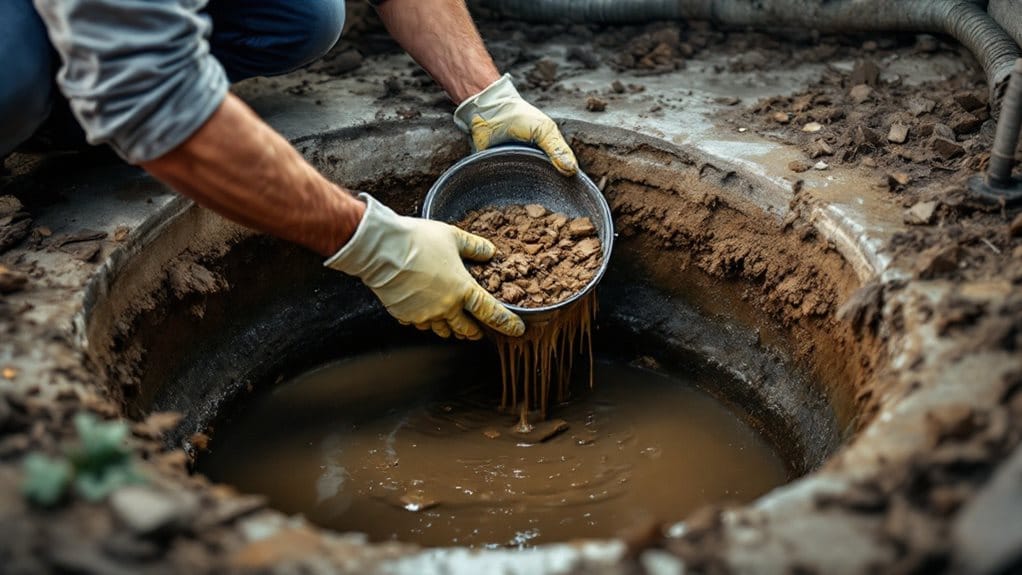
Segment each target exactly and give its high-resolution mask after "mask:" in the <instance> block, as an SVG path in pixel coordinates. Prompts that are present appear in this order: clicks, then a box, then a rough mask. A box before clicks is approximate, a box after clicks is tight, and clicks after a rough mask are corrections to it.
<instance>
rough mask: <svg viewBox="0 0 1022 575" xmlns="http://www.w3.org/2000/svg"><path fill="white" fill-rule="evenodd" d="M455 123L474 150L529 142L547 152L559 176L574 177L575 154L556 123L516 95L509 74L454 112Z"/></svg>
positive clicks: (576, 167) (466, 101) (575, 169)
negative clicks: (467, 134)
mask: <svg viewBox="0 0 1022 575" xmlns="http://www.w3.org/2000/svg"><path fill="white" fill-rule="evenodd" d="M454 123H455V124H457V126H458V127H459V128H461V130H462V131H463V132H466V133H470V134H471V135H472V145H473V148H474V149H475V150H485V149H486V148H489V147H490V146H496V145H498V144H503V143H505V142H510V141H517V142H526V143H531V144H535V145H537V146H539V148H540V149H541V150H543V151H544V152H546V155H547V156H549V157H550V161H551V162H553V164H554V167H555V168H557V171H559V172H561V173H562V174H564V175H566V176H573V175H575V172H577V171H578V161H577V160H576V159H575V154H574V153H573V152H572V151H571V148H569V147H568V143H567V142H565V141H564V136H562V135H561V131H560V130H559V129H557V124H556V123H554V121H553V120H551V119H550V117H549V116H547V115H546V114H544V113H543V112H540V111H539V109H538V108H536V107H535V106H533V105H532V104H529V103H528V102H526V101H525V100H523V99H522V97H521V96H519V95H518V90H516V89H515V87H514V85H513V84H512V83H511V75H510V74H504V75H503V76H502V77H501V78H500V79H499V80H497V81H496V82H494V83H492V84H490V85H489V86H487V87H486V89H484V90H483V91H482V92H479V93H478V94H476V95H475V96H472V97H471V98H469V99H467V100H465V101H464V102H462V103H461V105H460V106H458V109H457V110H455V111H454Z"/></svg>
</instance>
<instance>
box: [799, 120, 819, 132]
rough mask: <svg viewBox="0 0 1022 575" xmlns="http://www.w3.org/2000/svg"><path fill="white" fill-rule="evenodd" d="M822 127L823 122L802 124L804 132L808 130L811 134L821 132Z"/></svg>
mask: <svg viewBox="0 0 1022 575" xmlns="http://www.w3.org/2000/svg"><path fill="white" fill-rule="evenodd" d="M822 129H823V124H821V123H819V122H809V123H808V124H806V125H805V126H802V131H803V132H808V133H810V134H815V133H816V132H819V131H820V130H822Z"/></svg>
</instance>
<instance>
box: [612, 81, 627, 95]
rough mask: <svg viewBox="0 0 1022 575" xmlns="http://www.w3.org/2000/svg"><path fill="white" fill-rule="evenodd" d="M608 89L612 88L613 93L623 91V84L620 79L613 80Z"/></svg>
mask: <svg viewBox="0 0 1022 575" xmlns="http://www.w3.org/2000/svg"><path fill="white" fill-rule="evenodd" d="M610 89H611V90H613V91H614V93H615V94H624V93H625V85H624V84H622V83H621V80H614V81H613V82H611V84H610Z"/></svg>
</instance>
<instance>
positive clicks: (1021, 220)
mask: <svg viewBox="0 0 1022 575" xmlns="http://www.w3.org/2000/svg"><path fill="white" fill-rule="evenodd" d="M1008 233H1009V234H1011V237H1013V238H1017V237H1019V236H1022V213H1020V214H1019V215H1017V216H1015V219H1013V220H1011V225H1010V226H1008Z"/></svg>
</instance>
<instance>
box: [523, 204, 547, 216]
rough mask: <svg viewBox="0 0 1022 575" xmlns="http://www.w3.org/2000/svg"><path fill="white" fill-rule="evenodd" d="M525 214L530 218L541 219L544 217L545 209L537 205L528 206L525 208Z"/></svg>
mask: <svg viewBox="0 0 1022 575" xmlns="http://www.w3.org/2000/svg"><path fill="white" fill-rule="evenodd" d="M525 213H526V214H528V216H529V217H530V218H542V217H543V216H545V215H546V208H544V207H543V206H541V205H539V204H528V205H526V206H525Z"/></svg>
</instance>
